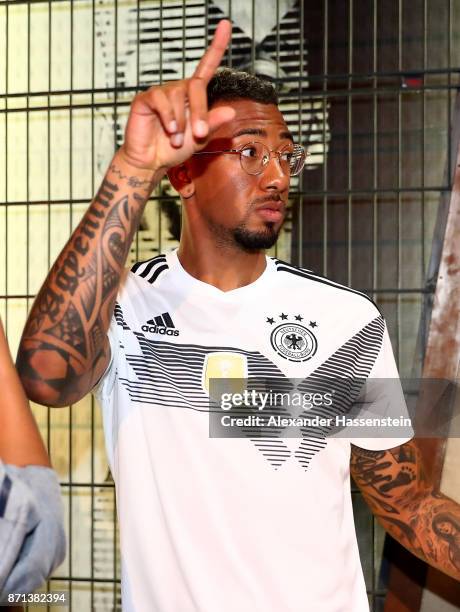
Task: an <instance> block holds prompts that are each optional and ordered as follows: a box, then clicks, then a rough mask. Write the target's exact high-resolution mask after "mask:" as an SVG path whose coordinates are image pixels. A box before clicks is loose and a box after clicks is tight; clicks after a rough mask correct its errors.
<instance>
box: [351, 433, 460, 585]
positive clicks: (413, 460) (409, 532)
mask: <svg viewBox="0 0 460 612" xmlns="http://www.w3.org/2000/svg"><path fill="white" fill-rule="evenodd" d="M351 474H352V476H353V478H354V480H355V482H356V484H357V485H358V487H359V488H360V490H361V492H362V494H363V496H364V499H365V500H366V502H367V503H368V505H369V506H370V508H371V510H372V512H373V513H374V514H375V516H376V517H377V518H378V520H379V521H380V523H381V524H382V525H383V527H384V528H385V529H386V531H388V533H389V534H390V535H391V536H393V537H394V538H395V539H396V540H398V541H399V542H400V543H401V544H402V545H403V546H405V547H406V548H407V549H408V550H410V552H412V553H413V554H414V555H416V556H417V557H420V558H421V559H423V561H426V562H427V563H429V564H430V565H433V566H434V567H436V568H437V569H440V570H441V571H443V572H445V573H446V574H449V575H450V576H452V577H453V578H455V579H456V580H460V504H457V503H456V502H454V501H453V500H451V499H450V498H448V497H446V496H445V495H443V494H441V493H439V492H436V491H435V490H434V489H433V487H431V486H430V484H429V483H428V482H427V480H426V477H425V476H424V473H423V465H422V458H421V454H420V450H419V449H418V447H417V442H416V441H415V440H411V441H410V442H407V443H406V444H402V445H401V446H397V447H396V448H392V449H390V450H383V451H369V450H365V449H362V448H359V447H357V446H353V447H352V453H351Z"/></svg>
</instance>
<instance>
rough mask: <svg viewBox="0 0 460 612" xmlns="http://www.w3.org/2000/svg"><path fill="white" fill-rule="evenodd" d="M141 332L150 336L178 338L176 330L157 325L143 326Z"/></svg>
mask: <svg viewBox="0 0 460 612" xmlns="http://www.w3.org/2000/svg"><path fill="white" fill-rule="evenodd" d="M142 331H143V332H149V333H150V334H162V335H163V336H178V335H179V330H178V329H170V328H169V327H159V326H158V325H143V326H142Z"/></svg>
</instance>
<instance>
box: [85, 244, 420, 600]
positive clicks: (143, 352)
mask: <svg viewBox="0 0 460 612" xmlns="http://www.w3.org/2000/svg"><path fill="white" fill-rule="evenodd" d="M109 337H110V343H111V348H112V359H111V363H110V365H109V367H108V369H107V371H106V373H105V375H104V377H103V378H102V380H101V382H100V383H99V385H98V387H97V389H96V396H97V397H98V399H99V401H100V403H101V405H102V410H103V415H104V430H105V437H106V446H107V452H108V456H109V462H110V466H111V470H112V474H113V477H114V480H115V483H116V491H117V508H118V517H119V523H120V541H121V555H122V600H123V610H125V611H127V612H131V611H135V612H236V611H238V612H313V611H314V612H365V611H368V610H369V606H368V599H367V595H366V588H365V584H364V578H363V573H362V569H361V564H360V560H359V555H358V546H357V540H356V534H355V528H354V522H353V513H352V503H351V494H350V482H349V461H350V442H351V441H353V442H354V443H358V444H359V445H360V446H362V447H364V448H368V449H373V450H378V449H385V448H390V447H392V446H396V445H398V444H402V443H404V442H405V441H407V439H409V438H410V435H411V434H410V432H409V434H408V435H405V436H401V437H399V438H398V437H394V436H393V437H392V439H389V438H391V436H389V435H387V434H385V432H382V434H381V435H378V436H377V437H369V436H368V435H366V434H363V435H359V434H358V435H354V436H352V438H353V439H352V440H351V439H350V437H343V428H342V431H340V428H339V430H338V432H336V433H335V434H333V432H332V431H331V430H330V428H328V427H327V426H325V427H323V429H322V430H321V431H322V434H324V435H319V436H316V437H315V436H312V435H310V434H311V429H310V428H308V425H302V423H303V422H304V421H298V423H301V424H300V425H298V426H297V433H294V434H292V432H293V431H294V432H295V430H296V424H297V421H296V424H294V425H293V426H292V427H290V426H288V427H284V428H283V425H281V426H272V429H271V430H270V429H269V430H267V429H265V430H264V426H263V425H264V424H263V425H262V426H260V427H256V426H247V427H242V428H241V427H240V431H239V435H237V436H235V435H233V436H232V435H230V434H229V435H228V436H225V433H224V434H223V436H225V437H223V436H222V435H220V437H219V434H217V435H214V434H213V432H215V431H216V429H215V428H214V425H215V419H218V420H219V419H221V418H222V417H223V416H225V415H226V417H227V420H228V419H229V417H230V415H231V414H233V411H228V410H227V409H225V410H224V409H222V410H221V409H220V408H221V407H220V406H219V405H217V408H216V405H215V404H210V398H209V389H210V384H211V382H212V381H213V380H215V379H220V378H222V379H235V386H234V388H233V390H234V391H235V390H236V391H238V380H239V379H249V380H251V379H258V380H265V381H266V380H273V381H275V382H276V385H277V388H278V389H281V388H284V389H286V388H288V387H289V389H291V395H292V389H293V388H294V387H293V385H294V386H295V384H294V383H293V384H292V385H291V382H290V381H294V380H295V381H297V383H296V384H297V387H295V388H296V391H297V393H300V392H301V391H302V389H303V390H305V389H306V388H307V387H308V381H307V382H305V381H306V379H307V378H308V377H310V378H309V379H310V380H313V379H315V380H324V379H328V378H329V379H331V381H332V382H331V385H332V387H333V386H334V385H336V386H337V381H340V380H343V379H346V378H348V379H353V380H361V381H362V380H366V379H368V378H370V377H375V378H382V379H383V378H388V379H391V378H394V379H397V378H398V373H397V369H396V366H395V362H394V358H393V353H392V350H391V345H390V341H389V337H388V333H387V330H386V326H385V322H384V320H383V317H382V315H381V314H380V312H379V311H378V309H377V308H376V306H375V305H374V303H373V302H372V301H371V300H370V299H369V298H367V297H366V296H365V295H363V294H361V293H359V292H357V291H354V290H352V289H349V288H347V287H344V286H342V285H338V284H337V283H334V282H332V281H330V280H328V279H326V278H324V277H321V276H318V275H315V274H314V273H312V272H309V271H307V270H303V269H300V268H297V267H295V266H293V265H290V264H287V263H284V262H281V261H279V260H276V259H274V258H270V257H267V265H266V269H265V271H264V272H263V274H262V275H261V276H260V277H259V278H258V279H257V280H256V281H255V282H253V283H251V284H250V285H247V286H245V287H240V288H238V289H235V290H233V291H227V292H223V291H221V290H220V289H217V288H216V287H214V286H212V285H209V284H207V283H204V282H202V281H200V280H197V279H196V278H194V277H192V276H191V275H189V274H188V273H187V272H186V271H185V270H184V268H183V267H182V266H181V264H180V262H179V259H178V257H177V254H176V252H175V251H174V252H172V253H168V254H167V255H158V256H157V257H154V258H153V259H151V260H150V261H147V262H141V263H138V264H136V265H135V266H134V267H133V268H132V270H131V271H130V272H128V273H127V275H126V277H125V278H124V280H123V283H122V287H121V289H120V292H119V296H118V301H117V304H116V307H115V313H114V318H113V321H112V324H111V327H110V331H109ZM299 381H300V383H299ZM302 381H303V382H302ZM334 381H335V382H334ZM230 387H231V385H230ZM240 390H241V389H240ZM236 391H235V392H236ZM334 393H336V397H337V398H338V399H337V401H335V402H334V403H333V405H332V406H331V405H328V404H327V403H326V405H324V404H323V405H321V406H320V407H319V408H318V407H316V409H315V410H316V412H315V414H316V415H317V416H318V415H320V416H321V417H324V418H326V417H328V416H329V417H331V418H334V417H336V416H337V415H342V416H343V414H345V413H346V410H347V408H346V406H344V399H343V398H344V397H345V396H344V395H343V394H342V395H341V391H340V389H332V394H334ZM384 404H385V403H384V402H383V403H382V404H381V406H383V408H382V411H383V412H384V413H385V414H388V406H386V405H385V406H384ZM375 406H377V407H378V406H379V404H378V403H377V404H375V405H373V409H372V410H370V412H369V413H372V412H374V414H375ZM210 407H211V409H210ZM310 408H311V406H310V407H307V408H305V407H303V406H300V407H297V409H296V411H295V416H296V418H298V419H301V418H302V417H305V416H306V415H307V416H308V415H309V414H312V412H311V410H310ZM255 412H256V413H257V414H258V415H259V416H260V415H262V416H264V415H265V414H268V413H267V412H266V411H265V412H264V411H263V410H261V407H260V405H259V406H258V408H257V409H256V410H255ZM288 413H289V411H287V412H286V411H284V412H283V414H284V415H285V416H286V414H288ZM291 415H292V413H291ZM211 421H212V423H213V426H211ZM219 422H222V421H219ZM291 423H293V422H291ZM278 425H279V424H278ZM225 427H226V426H223V427H222V428H221V429H220V431H224V432H225ZM288 429H289V432H290V434H289V435H288V434H287V431H288ZM217 430H219V428H217ZM284 433H286V435H284ZM264 434H265V435H264ZM328 434H333V435H328ZM406 434H407V430H406Z"/></svg>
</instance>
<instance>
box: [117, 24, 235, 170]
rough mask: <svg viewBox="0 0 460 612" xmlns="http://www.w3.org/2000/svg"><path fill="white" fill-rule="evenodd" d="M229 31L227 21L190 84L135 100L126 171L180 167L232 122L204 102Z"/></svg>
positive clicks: (229, 112)
mask: <svg viewBox="0 0 460 612" xmlns="http://www.w3.org/2000/svg"><path fill="white" fill-rule="evenodd" d="M231 31H232V26H231V23H230V21H227V20H222V21H221V22H220V23H219V25H218V26H217V30H216V33H215V35H214V38H213V40H212V43H211V45H210V47H209V48H208V49H207V51H206V52H205V54H204V55H203V57H202V58H201V60H200V63H199V64H198V66H197V68H196V70H195V72H194V73H193V76H192V77H191V78H188V79H183V80H181V81H173V82H170V83H167V84H165V85H162V86H158V87H151V88H150V89H148V90H147V91H144V92H142V93H140V94H138V95H137V96H136V97H135V98H134V100H133V102H132V104H131V110H130V114H129V118H128V123H127V126H126V132H125V141H124V144H123V146H122V147H121V149H120V151H119V153H121V154H122V155H123V156H124V158H125V160H126V161H127V162H128V163H129V164H130V165H132V166H134V167H136V168H139V169H143V170H154V171H157V170H160V169H168V168H170V167H172V166H175V165H177V164H180V163H181V162H183V161H184V160H186V159H188V158H189V157H190V156H191V155H192V154H193V153H195V152H196V151H199V150H200V149H202V148H203V147H204V145H205V144H206V142H207V139H208V137H209V136H210V135H211V134H212V133H213V132H214V131H215V130H216V129H217V128H219V127H220V126H221V125H223V124H224V123H226V122H228V121H230V120H231V119H232V118H233V117H234V114H235V111H234V110H233V109H232V108H231V107H227V106H219V107H217V108H213V109H212V110H209V111H208V105H207V96H206V87H207V85H208V83H209V81H210V80H211V78H212V77H213V75H214V73H215V71H216V69H217V68H218V67H219V64H220V62H221V60H222V57H223V55H224V53H225V50H226V48H227V45H228V43H229V41H230V38H231Z"/></svg>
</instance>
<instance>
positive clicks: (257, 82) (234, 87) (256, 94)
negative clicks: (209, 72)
mask: <svg viewBox="0 0 460 612" xmlns="http://www.w3.org/2000/svg"><path fill="white" fill-rule="evenodd" d="M207 94H208V108H211V107H212V106H213V105H214V104H215V103H216V102H217V101H219V100H238V99H246V100H253V101H254V102H261V103H262V104H275V105H276V106H277V105H278V94H277V93H276V89H275V87H274V86H273V85H272V83H271V82H270V81H267V80H265V79H262V78H260V77H258V76H256V75H254V74H249V73H248V72H241V71H239V70H234V69H233V68H220V69H219V70H218V71H217V72H216V74H215V75H214V76H213V77H212V79H211V80H210V81H209V83H208V87H207Z"/></svg>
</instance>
